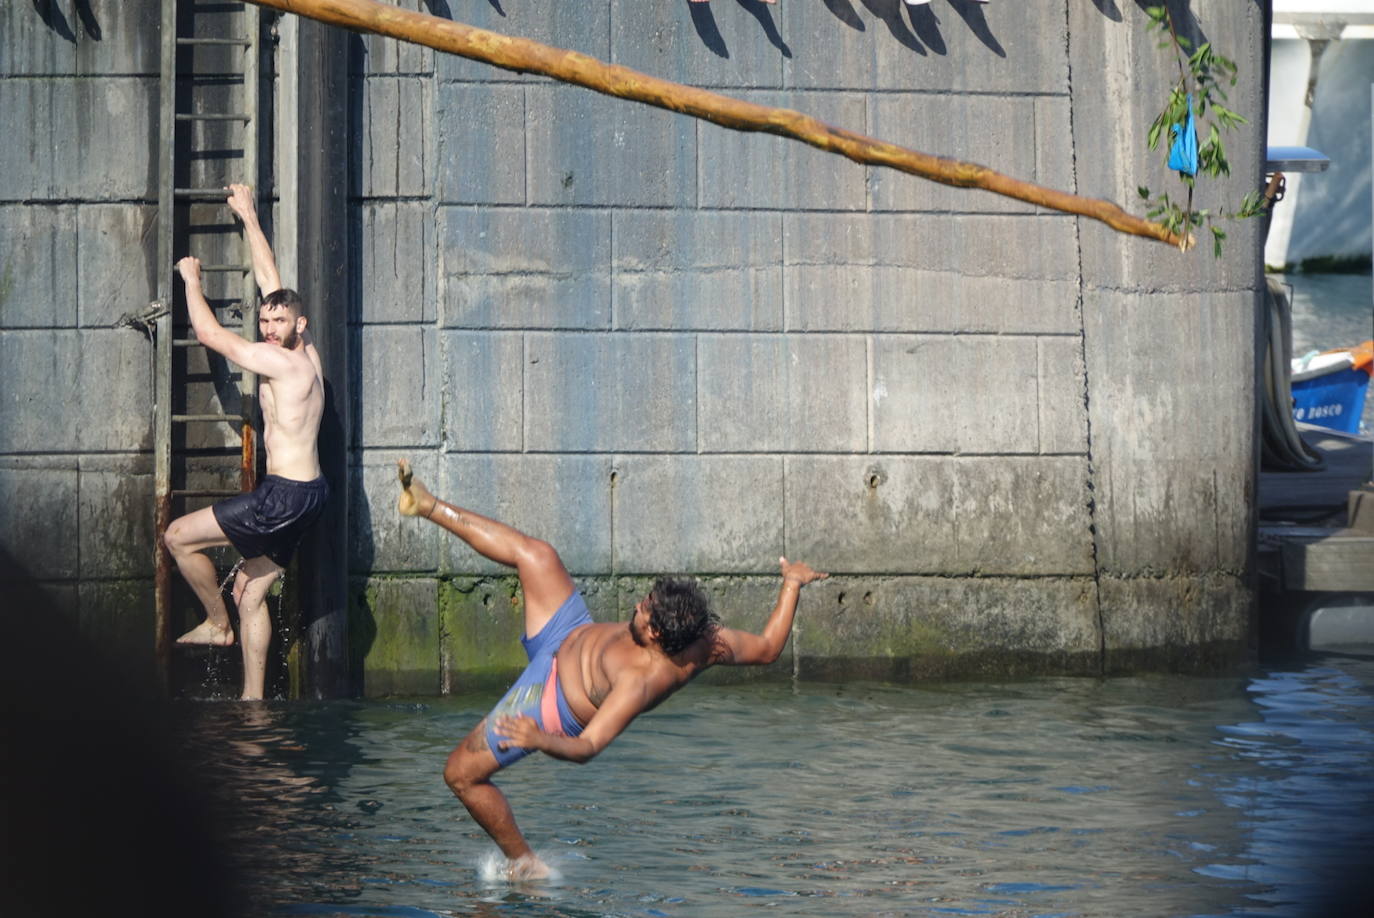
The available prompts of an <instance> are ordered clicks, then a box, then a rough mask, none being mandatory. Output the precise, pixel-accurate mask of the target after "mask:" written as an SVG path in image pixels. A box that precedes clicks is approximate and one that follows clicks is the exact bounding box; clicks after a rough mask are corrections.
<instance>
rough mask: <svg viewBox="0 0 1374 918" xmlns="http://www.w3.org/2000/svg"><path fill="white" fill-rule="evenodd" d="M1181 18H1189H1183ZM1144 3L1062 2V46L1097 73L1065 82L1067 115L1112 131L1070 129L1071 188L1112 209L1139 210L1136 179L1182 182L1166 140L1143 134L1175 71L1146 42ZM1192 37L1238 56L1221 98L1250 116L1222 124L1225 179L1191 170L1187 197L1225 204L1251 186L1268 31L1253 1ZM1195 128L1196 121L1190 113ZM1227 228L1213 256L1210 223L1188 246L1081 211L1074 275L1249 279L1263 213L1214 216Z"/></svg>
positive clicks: (1154, 286) (1136, 279) (1175, 281)
mask: <svg viewBox="0 0 1374 918" xmlns="http://www.w3.org/2000/svg"><path fill="white" fill-rule="evenodd" d="M1190 18H1191V17H1190ZM1147 25H1148V19H1147V17H1146V16H1145V13H1144V10H1143V9H1140V8H1138V7H1137V8H1133V9H1129V10H1126V11H1124V15H1123V16H1119V17H1108V16H1104V15H1102V13H1101V11H1099V10H1097V9H1095V8H1094V7H1092V6H1089V7H1087V8H1082V7H1081V6H1080V5H1078V4H1070V5H1069V30H1068V34H1069V57H1070V60H1071V62H1072V66H1073V68H1074V72H1075V73H1084V72H1095V73H1099V74H1101V75H1102V78H1101V79H1097V80H1092V81H1087V82H1084V81H1077V82H1075V84H1074V90H1073V105H1074V122H1075V124H1078V125H1111V126H1112V130H1110V131H1100V132H1095V133H1093V134H1087V133H1086V132H1085V131H1082V130H1078V131H1076V132H1075V137H1074V142H1075V146H1076V162H1077V167H1076V168H1077V172H1078V187H1079V189H1080V192H1081V193H1082V194H1085V195H1088V196H1091V197H1097V198H1107V199H1108V200H1112V201H1115V202H1116V203H1117V204H1119V205H1120V206H1121V207H1122V208H1123V209H1125V210H1127V211H1129V212H1131V213H1136V214H1141V215H1143V214H1144V213H1145V212H1146V211H1147V210H1149V207H1148V205H1146V203H1145V202H1144V201H1142V200H1140V198H1139V197H1138V196H1137V193H1136V189H1137V188H1139V187H1141V186H1145V187H1147V188H1149V189H1151V191H1153V192H1154V193H1156V194H1158V193H1160V192H1164V191H1167V192H1168V193H1169V195H1170V197H1171V198H1174V199H1175V200H1178V199H1181V198H1183V197H1185V192H1186V189H1185V188H1184V186H1183V184H1182V183H1181V182H1180V181H1179V179H1178V176H1177V175H1176V174H1175V173H1174V172H1172V171H1170V170H1169V168H1168V166H1167V158H1168V141H1167V139H1165V140H1161V141H1160V145H1159V147H1158V148H1156V149H1154V150H1151V149H1149V147H1148V145H1147V140H1148V133H1149V129H1150V125H1151V123H1153V121H1154V119H1155V117H1156V115H1158V114H1159V112H1160V110H1161V109H1163V108H1164V106H1165V104H1166V102H1167V101H1168V94H1169V91H1170V88H1171V87H1172V86H1173V85H1174V83H1175V82H1176V81H1177V79H1178V64H1177V63H1176V61H1175V59H1174V54H1173V51H1172V49H1170V48H1156V47H1155V45H1156V44H1157V41H1158V38H1157V35H1156V34H1155V33H1154V32H1153V31H1150V30H1149V29H1147ZM1191 25H1193V26H1200V28H1201V30H1202V31H1201V32H1199V33H1194V35H1193V37H1194V39H1195V40H1196V41H1197V42H1198V43H1200V42H1202V41H1214V42H1216V46H1215V50H1216V51H1217V53H1219V54H1223V55H1225V56H1226V57H1229V58H1231V59H1233V60H1235V61H1236V62H1237V64H1238V65H1239V68H1240V72H1239V82H1237V84H1236V85H1235V86H1233V87H1232V86H1227V87H1226V90H1227V93H1228V100H1227V102H1226V106H1227V107H1228V108H1230V109H1231V110H1232V111H1235V112H1238V113H1239V114H1240V115H1242V116H1244V117H1246V118H1248V119H1249V122H1250V123H1249V124H1247V125H1243V126H1241V127H1240V128H1238V129H1235V130H1231V131H1226V132H1223V141H1224V144H1225V147H1226V150H1227V152H1228V155H1229V159H1230V166H1231V174H1230V176H1229V177H1224V178H1211V177H1208V176H1202V175H1200V176H1199V177H1198V180H1197V191H1196V192H1195V194H1194V202H1195V203H1194V206H1195V207H1201V208H1207V209H1211V210H1212V211H1213V212H1215V211H1217V210H1218V209H1225V210H1228V211H1229V210H1235V209H1236V208H1237V207H1238V206H1239V204H1240V201H1241V199H1242V198H1243V197H1244V195H1245V194H1246V193H1247V192H1248V191H1250V190H1252V189H1258V188H1262V187H1263V185H1264V176H1263V175H1262V174H1261V169H1262V159H1263V152H1264V149H1265V136H1264V123H1265V119H1264V114H1265V112H1264V104H1265V103H1264V96H1263V86H1264V83H1265V81H1264V80H1263V79H1261V77H1262V74H1261V73H1259V72H1257V68H1261V67H1262V66H1263V61H1264V60H1265V55H1264V45H1265V42H1266V41H1267V40H1268V39H1267V36H1266V35H1265V28H1264V10H1263V8H1262V7H1259V6H1257V5H1254V4H1240V5H1238V6H1235V7H1227V8H1224V9H1223V8H1222V7H1220V6H1218V7H1217V8H1216V9H1213V10H1212V11H1211V12H1210V13H1209V14H1208V15H1207V16H1206V17H1205V21H1202V22H1201V23H1198V21H1197V20H1194V21H1193V23H1191ZM1198 128H1199V135H1200V137H1201V138H1203V139H1205V138H1206V130H1207V128H1206V125H1205V124H1199V126H1198ZM1218 225H1219V226H1220V227H1221V228H1222V229H1223V230H1224V231H1225V232H1227V233H1228V234H1229V238H1228V239H1227V240H1226V243H1225V254H1224V257H1222V258H1220V259H1217V258H1214V257H1213V256H1212V251H1211V250H1212V244H1211V243H1212V240H1211V233H1210V232H1209V231H1207V230H1206V229H1205V228H1204V229H1203V230H1202V231H1201V232H1200V233H1198V234H1197V236H1198V243H1199V245H1198V247H1197V250H1195V251H1193V252H1192V253H1191V254H1184V255H1180V253H1179V252H1178V250H1177V249H1176V248H1173V247H1171V246H1168V245H1161V244H1159V243H1154V244H1151V243H1148V242H1145V241H1144V240H1142V239H1140V238H1138V237H1133V236H1125V235H1122V234H1120V233H1115V232H1113V231H1112V230H1110V229H1109V228H1108V227H1106V226H1104V225H1103V224H1100V223H1098V222H1097V221H1094V220H1083V221H1082V246H1083V279H1084V283H1085V285H1087V286H1088V287H1098V286H1100V287H1112V288H1126V289H1140V290H1177V291H1183V292H1187V291H1195V290H1209V289H1211V290H1216V289H1223V290H1224V289H1235V288H1237V287H1252V286H1254V285H1255V281H1256V277H1255V266H1254V252H1255V249H1256V246H1258V245H1259V244H1260V243H1259V240H1258V238H1257V234H1259V233H1260V232H1262V231H1263V226H1262V221H1260V220H1246V221H1241V222H1236V221H1221V223H1219V224H1218Z"/></svg>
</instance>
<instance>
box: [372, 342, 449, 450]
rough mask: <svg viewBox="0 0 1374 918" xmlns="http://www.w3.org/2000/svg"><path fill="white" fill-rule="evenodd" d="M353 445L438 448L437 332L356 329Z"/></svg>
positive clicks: (439, 379) (440, 381) (439, 387)
mask: <svg viewBox="0 0 1374 918" xmlns="http://www.w3.org/2000/svg"><path fill="white" fill-rule="evenodd" d="M358 335H359V338H360V342H359V354H360V357H359V360H358V361H357V364H356V366H357V370H356V372H357V374H358V376H357V389H355V390H354V391H355V392H356V393H357V394H356V396H355V397H354V400H353V402H354V403H353V406H352V410H353V411H354V417H353V421H352V430H353V431H354V438H355V445H356V446H367V447H369V448H377V447H401V446H437V445H439V440H440V421H439V405H440V399H441V398H442V396H441V394H440V393H441V392H442V389H443V377H442V375H441V374H440V370H439V368H440V360H439V353H438V334H437V333H436V332H435V330H434V329H432V328H419V327H415V326H408V325H399V326H398V325H389V326H388V325H383V326H368V327H364V328H361V329H359V330H358Z"/></svg>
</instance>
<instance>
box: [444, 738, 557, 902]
mask: <svg viewBox="0 0 1374 918" xmlns="http://www.w3.org/2000/svg"><path fill="white" fill-rule="evenodd" d="M486 729H487V722H486V719H485V718H484V719H483V720H482V721H481V722H480V723H479V724H478V725H477V726H476V727H474V728H473V730H472V732H471V733H469V734H468V735H467V738H466V739H464V740H463V742H462V743H460V744H459V745H458V747H457V748H456V749H454V750H453V752H452V753H450V754H449V757H448V762H447V763H446V764H445V766H444V783H445V784H447V785H448V786H449V789H450V790H452V791H453V793H454V795H455V796H456V797H457V798H458V799H459V800H461V801H462V802H463V806H465V807H467V811H468V813H469V814H471V816H472V818H473V819H474V820H475V821H476V822H477V824H478V825H480V826H481V827H482V828H483V829H485V830H486V833H487V834H488V835H490V836H491V838H492V841H494V842H496V845H497V847H499V848H500V849H501V853H502V854H504V855H505V856H506V858H507V860H509V861H510V872H511V877H512V878H513V879H539V878H540V877H545V876H548V867H546V866H545V865H544V863H543V862H542V861H540V860H539V858H538V857H536V856H535V853H534V849H532V848H531V847H530V845H529V842H527V841H526V840H525V836H524V835H522V834H521V832H520V828H519V826H517V825H516V824H515V813H514V812H513V811H512V810H511V808H510V802H509V801H507V800H506V795H505V794H503V793H501V790H500V788H498V787H497V786H496V785H495V784H492V783H491V776H492V775H494V774H495V773H496V772H497V771H498V770H499V769H500V767H501V766H500V764H499V763H498V762H497V761H496V756H495V755H493V754H492V751H491V749H490V748H489V747H488V746H487V737H486Z"/></svg>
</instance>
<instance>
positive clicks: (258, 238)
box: [229, 184, 281, 296]
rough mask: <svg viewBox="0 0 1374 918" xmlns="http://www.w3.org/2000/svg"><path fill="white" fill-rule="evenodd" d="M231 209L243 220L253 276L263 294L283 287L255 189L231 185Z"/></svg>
mask: <svg viewBox="0 0 1374 918" xmlns="http://www.w3.org/2000/svg"><path fill="white" fill-rule="evenodd" d="M229 209H230V210H232V211H233V212H234V213H235V214H237V215H238V218H239V219H240V220H242V221H243V235H244V237H245V238H246V239H247V240H248V250H249V252H251V253H252V256H253V276H254V277H255V278H256V279H257V281H258V289H259V290H261V291H262V295H263V296H267V294H269V293H275V292H276V291H278V290H280V289H281V276H280V275H279V274H278V273H277V259H276V256H274V255H273V254H272V246H270V245H268V243H267V236H266V234H264V233H263V231H262V224H261V223H259V222H258V209H257V205H256V204H255V203H254V202H253V189H251V188H249V187H248V186H247V185H238V184H235V185H230V186H229Z"/></svg>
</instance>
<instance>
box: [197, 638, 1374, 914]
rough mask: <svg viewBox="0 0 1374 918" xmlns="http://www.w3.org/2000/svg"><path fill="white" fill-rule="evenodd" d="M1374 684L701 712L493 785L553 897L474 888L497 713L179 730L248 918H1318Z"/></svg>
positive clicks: (1360, 790) (675, 714) (794, 703)
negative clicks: (778, 917) (458, 753)
mask: <svg viewBox="0 0 1374 918" xmlns="http://www.w3.org/2000/svg"><path fill="white" fill-rule="evenodd" d="M1371 673H1374V663H1371V662H1369V661H1367V660H1365V661H1362V660H1357V659H1344V660H1336V661H1331V660H1327V661H1318V662H1316V663H1314V664H1312V665H1310V666H1308V667H1305V668H1304V667H1296V668H1291V669H1286V670H1282V671H1273V672H1266V673H1263V674H1261V675H1259V676H1257V677H1256V678H1254V679H1250V680H1236V679H1196V678H1183V677H1157V678H1141V679H1122V680H1112V681H1108V682H1095V681H1091V680H1082V679H1076V680H1069V679H1065V680H1043V681H1036V682H1021V683H1013V684H992V685H990V684H976V685H975V684H968V685H932V686H913V687H893V686H882V685H829V686H827V685H806V684H803V685H801V686H798V687H796V688H792V687H788V686H778V685H765V686H750V687H744V688H738V687H731V688H724V687H711V686H701V687H695V688H694V691H693V692H692V693H684V694H683V695H682V696H680V697H679V698H675V699H674V700H673V701H671V702H669V704H667V705H665V707H664V708H663V709H660V710H658V711H655V712H652V713H651V714H649V715H646V716H645V717H642V718H640V720H639V721H638V722H637V723H636V724H635V725H634V727H632V728H631V730H630V731H629V732H627V733H626V734H625V735H623V736H622V737H621V738H620V739H618V740H617V742H616V743H615V744H614V745H613V746H612V747H610V749H608V750H607V751H606V752H605V753H603V755H602V756H601V757H600V758H599V759H598V760H597V761H595V762H593V763H591V764H590V765H587V766H580V767H579V766H574V765H569V764H565V763H559V762H555V761H553V760H549V759H531V760H529V761H527V762H525V763H522V764H521V765H520V766H518V767H517V768H515V769H512V770H511V771H510V772H509V773H508V774H505V775H502V776H500V779H501V783H502V785H503V787H504V788H505V789H506V791H507V793H508V795H509V796H510V798H511V801H512V804H513V805H514V807H515V809H516V814H517V816H518V817H519V818H520V819H521V820H522V824H523V825H525V826H526V827H527V828H528V831H529V835H530V838H531V841H532V842H533V843H534V844H535V847H536V849H538V850H539V853H540V854H541V856H543V857H545V859H546V860H548V861H549V862H550V863H551V864H553V866H555V867H556V868H557V869H558V870H559V871H560V873H561V878H560V880H559V881H558V882H555V883H552V884H548V885H541V886H539V887H535V888H511V887H509V886H505V885H502V884H499V883H494V882H492V880H491V876H490V874H489V873H486V874H484V865H487V866H489V864H490V856H491V852H492V850H493V849H492V847H491V844H490V841H489V840H488V839H487V838H486V836H485V834H484V833H482V832H481V830H480V829H478V828H477V827H476V826H475V825H474V824H473V823H472V822H471V821H470V820H468V818H467V816H466V814H465V813H464V812H463V810H462V807H461V806H459V805H458V804H457V803H456V801H454V800H453V799H452V797H451V795H450V794H449V793H448V791H447V789H446V788H445V787H444V786H443V783H442V780H441V779H440V775H439V772H440V769H441V768H442V764H443V761H444V757H445V755H446V754H447V752H448V751H449V749H450V748H451V747H452V744H453V743H454V742H456V741H457V739H458V738H460V737H461V736H462V735H463V733H464V732H465V731H466V729H467V728H468V727H469V726H470V725H471V724H472V723H474V722H476V720H477V718H479V717H480V716H481V714H482V712H484V711H485V710H486V709H487V708H488V707H489V706H490V705H491V703H492V702H493V701H494V700H495V699H494V698H486V697H482V698H476V697H469V698H455V699H441V700H434V701H429V702H426V703H408V704H387V703H331V704H301V705H270V706H266V707H258V708H244V707H242V706H239V705H213V704H210V705H206V704H200V705H187V706H185V707H184V708H183V709H182V713H183V715H184V717H183V718H182V720H181V721H180V723H179V727H178V729H179V730H180V732H181V734H182V736H183V738H184V741H185V743H186V745H187V746H188V747H190V748H193V749H194V750H196V752H197V756H198V758H197V762H198V766H197V767H198V768H200V769H201V770H202V773H203V774H204V776H205V778H206V779H207V781H208V782H209V783H210V786H211V788H212V790H213V792H214V793H215V794H216V795H217V799H219V800H220V801H221V802H222V803H223V804H225V805H226V806H229V807H230V809H228V810H226V815H225V819H226V827H227V830H228V831H229V833H230V834H231V835H232V836H233V837H234V839H235V845H234V852H235V854H234V857H235V865H236V867H237V868H238V869H239V870H241V871H243V873H244V875H245V877H246V878H247V880H248V883H249V885H250V887H251V890H252V894H253V897H254V902H255V905H256V908H257V909H258V910H259V913H261V911H262V910H263V909H266V908H271V909H273V910H274V911H276V912H277V913H287V914H311V915H333V914H337V915H454V914H462V915H469V914H492V915H495V914H498V913H499V914H502V915H512V914H514V915H605V914H615V915H684V916H685V915H714V914H721V915H736V914H740V913H741V912H744V911H746V910H752V909H754V908H774V909H778V910H781V911H783V912H785V913H786V914H797V915H827V916H828V915H875V914H877V915H888V914H891V915H944V914H990V915H1032V914H1035V915H1039V914H1044V915H1049V914H1073V915H1115V916H1127V915H1141V916H1159V915H1194V914H1214V915H1230V914H1257V915H1259V914H1263V915H1308V914H1320V913H1321V912H1320V911H1319V909H1321V908H1323V907H1325V905H1324V903H1325V900H1326V899H1327V898H1329V897H1330V896H1331V895H1333V894H1334V892H1335V891H1337V890H1339V889H1340V888H1341V886H1342V885H1343V881H1344V880H1345V879H1348V878H1349V876H1350V871H1351V870H1352V869H1359V868H1360V867H1361V866H1362V865H1363V864H1365V863H1367V862H1368V861H1369V855H1370V854H1371V845H1370V840H1369V836H1368V833H1367V831H1366V830H1364V827H1363V826H1364V822H1365V818H1366V817H1367V816H1368V815H1369V811H1368V810H1367V809H1365V808H1364V807H1363V804H1365V803H1367V802H1368V801H1369V799H1370V797H1371V787H1372V785H1371V775H1370V768H1369V765H1370V745H1371V735H1372V734H1371V726H1372V724H1374V702H1372V701H1371V698H1372V697H1374V693H1372V692H1371V678H1370V676H1371Z"/></svg>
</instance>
